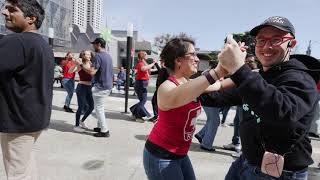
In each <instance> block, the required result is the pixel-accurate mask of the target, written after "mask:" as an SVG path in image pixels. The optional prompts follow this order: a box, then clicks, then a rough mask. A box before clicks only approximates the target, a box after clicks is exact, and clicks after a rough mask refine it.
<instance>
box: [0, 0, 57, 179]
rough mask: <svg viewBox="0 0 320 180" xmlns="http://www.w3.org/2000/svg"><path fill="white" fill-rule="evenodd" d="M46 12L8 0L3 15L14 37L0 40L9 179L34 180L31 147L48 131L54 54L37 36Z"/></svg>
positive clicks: (31, 1) (1, 122) (0, 100)
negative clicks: (45, 130)
mask: <svg viewBox="0 0 320 180" xmlns="http://www.w3.org/2000/svg"><path fill="white" fill-rule="evenodd" d="M44 13H45V12H44V10H43V8H42V7H41V5H40V4H39V3H38V2H37V1H36V0H6V2H5V4H4V6H3V9H2V15H3V16H4V17H5V26H6V28H7V29H9V30H11V31H13V32H14V33H12V34H9V35H6V36H4V37H3V38H2V39H1V40H0V57H1V61H0V107H1V108H0V114H1V118H0V132H1V148H2V153H3V161H4V167H5V171H6V174H7V178H8V179H17V180H18V179H19V180H20V179H21V180H22V179H23V180H25V179H38V178H37V173H36V170H35V166H34V157H33V147H34V144H35V142H36V141H37V139H38V137H39V135H40V133H41V131H42V130H43V129H45V128H47V127H48V125H49V120H50V116H51V107H52V79H53V70H54V57H53V52H52V50H51V48H50V46H49V45H48V43H47V42H46V41H45V40H44V39H43V38H42V36H41V35H39V34H37V33H36V32H37V29H39V28H40V27H41V24H42V21H43V19H44Z"/></svg>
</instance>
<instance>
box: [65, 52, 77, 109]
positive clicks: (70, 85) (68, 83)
mask: <svg viewBox="0 0 320 180" xmlns="http://www.w3.org/2000/svg"><path fill="white" fill-rule="evenodd" d="M66 59H67V60H68V61H67V63H66V65H65V66H64V67H63V79H62V85H63V87H64V88H65V89H66V91H67V93H68V94H67V96H66V100H65V103H64V106H63V109H64V110H65V111H66V112H72V113H73V110H72V109H71V108H70V103H71V99H72V96H73V93H74V76H75V73H74V72H73V73H69V69H70V68H71V67H72V66H73V65H74V62H75V60H74V58H73V54H72V53H71V52H68V53H67V55H66Z"/></svg>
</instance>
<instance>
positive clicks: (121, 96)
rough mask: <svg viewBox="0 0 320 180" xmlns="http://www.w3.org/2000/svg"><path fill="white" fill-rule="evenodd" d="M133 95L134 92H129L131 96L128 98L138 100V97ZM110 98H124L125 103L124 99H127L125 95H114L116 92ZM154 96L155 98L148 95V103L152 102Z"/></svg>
mask: <svg viewBox="0 0 320 180" xmlns="http://www.w3.org/2000/svg"><path fill="white" fill-rule="evenodd" d="M132 94H133V93H132V92H129V96H128V98H129V99H138V96H133V95H132ZM109 96H110V97H118V98H123V101H124V98H125V95H124V94H121V93H114V92H113V93H111V94H110V95H109ZM152 96H153V95H151V96H149V95H148V97H147V100H148V101H151V99H152Z"/></svg>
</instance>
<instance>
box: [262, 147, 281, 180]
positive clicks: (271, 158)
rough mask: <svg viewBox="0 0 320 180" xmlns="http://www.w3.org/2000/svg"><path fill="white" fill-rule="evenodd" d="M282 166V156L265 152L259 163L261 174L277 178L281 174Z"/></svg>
mask: <svg viewBox="0 0 320 180" xmlns="http://www.w3.org/2000/svg"><path fill="white" fill-rule="evenodd" d="M283 165H284V157H283V156H282V155H279V154H276V153H271V152H268V151H265V152H264V155H263V158H262V163H261V172H262V173H264V174H267V175H269V176H273V177H277V178H278V177H280V176H281V174H282V170H283Z"/></svg>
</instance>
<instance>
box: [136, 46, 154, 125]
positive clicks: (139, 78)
mask: <svg viewBox="0 0 320 180" xmlns="http://www.w3.org/2000/svg"><path fill="white" fill-rule="evenodd" d="M146 57H147V53H146V52H144V51H140V52H139V53H138V64H137V66H136V70H137V74H136V78H135V84H134V90H135V92H136V93H137V96H138V99H139V102H138V103H137V104H135V105H133V106H131V107H130V111H131V113H132V115H133V116H134V117H135V118H136V121H137V122H144V119H143V118H145V117H151V115H150V113H149V112H148V111H147V109H146V108H145V107H144V105H145V104H146V102H147V93H148V92H147V88H148V82H149V78H150V77H149V76H150V75H149V71H150V69H151V68H152V66H154V64H155V63H156V61H154V62H153V63H151V64H148V63H147V62H146Z"/></svg>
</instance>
